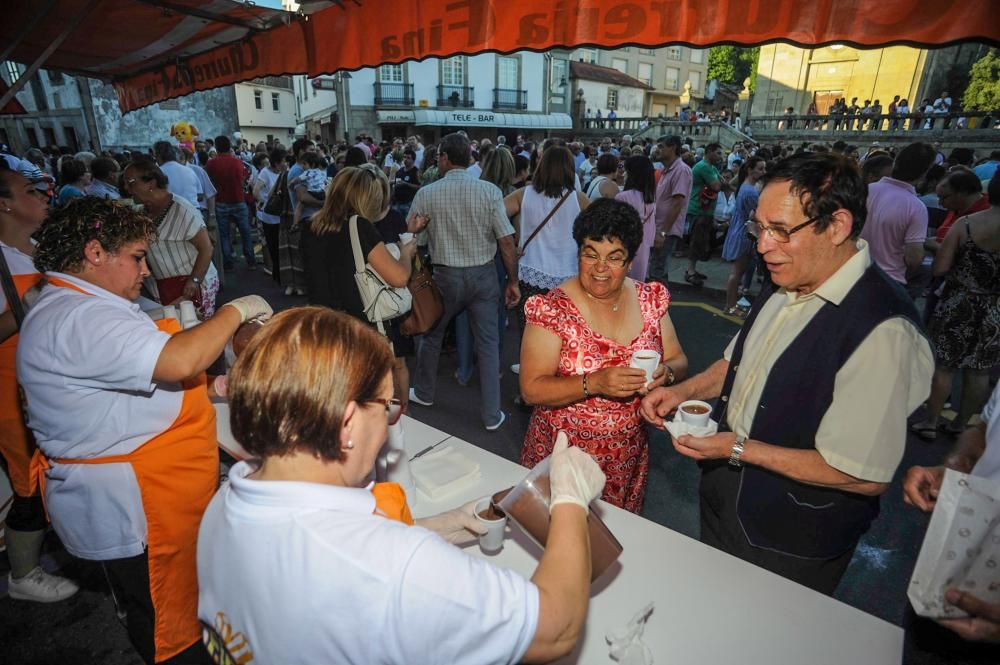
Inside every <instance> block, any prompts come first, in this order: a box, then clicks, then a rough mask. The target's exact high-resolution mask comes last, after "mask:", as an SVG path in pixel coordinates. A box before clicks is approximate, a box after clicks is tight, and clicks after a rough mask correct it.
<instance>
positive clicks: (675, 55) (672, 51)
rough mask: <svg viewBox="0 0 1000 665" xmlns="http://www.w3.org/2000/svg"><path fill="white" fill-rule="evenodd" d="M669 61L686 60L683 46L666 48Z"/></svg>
mask: <svg viewBox="0 0 1000 665" xmlns="http://www.w3.org/2000/svg"><path fill="white" fill-rule="evenodd" d="M665 50H666V56H667V60H682V59H683V58H684V48H683V47H681V46H667V47H666V49H665Z"/></svg>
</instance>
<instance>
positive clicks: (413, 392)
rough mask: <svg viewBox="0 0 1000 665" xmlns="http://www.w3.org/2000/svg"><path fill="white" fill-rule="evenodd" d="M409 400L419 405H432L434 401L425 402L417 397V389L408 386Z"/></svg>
mask: <svg viewBox="0 0 1000 665" xmlns="http://www.w3.org/2000/svg"><path fill="white" fill-rule="evenodd" d="M410 401H411V402H413V403H414V404H419V405H420V406H434V402H427V401H424V400H422V399H420V398H419V397H417V391H416V390H414V389H413V388H410Z"/></svg>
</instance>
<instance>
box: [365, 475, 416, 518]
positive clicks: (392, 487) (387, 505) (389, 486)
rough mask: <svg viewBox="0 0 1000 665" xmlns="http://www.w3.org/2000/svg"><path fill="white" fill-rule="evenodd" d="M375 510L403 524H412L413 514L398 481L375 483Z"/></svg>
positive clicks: (373, 491)
mask: <svg viewBox="0 0 1000 665" xmlns="http://www.w3.org/2000/svg"><path fill="white" fill-rule="evenodd" d="M372 494H374V495H375V510H376V511H377V513H378V514H381V515H382V516H383V517H386V518H388V519H391V520H396V521H397V522H402V523H403V524H409V525H410V526H413V515H411V514H410V506H409V505H407V503H406V492H405V491H404V490H403V486H402V485H400V484H399V483H375V486H374V487H372Z"/></svg>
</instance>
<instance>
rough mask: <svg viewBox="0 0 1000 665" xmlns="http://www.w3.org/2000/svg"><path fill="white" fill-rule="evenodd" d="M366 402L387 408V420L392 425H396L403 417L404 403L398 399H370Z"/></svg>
mask: <svg viewBox="0 0 1000 665" xmlns="http://www.w3.org/2000/svg"><path fill="white" fill-rule="evenodd" d="M365 401H366V402H371V403H372V404H381V405H382V406H384V407H385V419H386V420H387V421H389V424H390V425H395V424H396V423H397V422H399V418H400V416H402V415H403V403H402V402H401V401H399V400H398V399H396V398H395V397H393V398H390V399H379V398H377V397H376V398H375V399H369V400H365Z"/></svg>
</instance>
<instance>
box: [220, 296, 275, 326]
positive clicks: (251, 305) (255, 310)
mask: <svg viewBox="0 0 1000 665" xmlns="http://www.w3.org/2000/svg"><path fill="white" fill-rule="evenodd" d="M223 307H233V308H235V309H236V311H238V312H239V313H240V323H241V324H242V323H246V322H247V321H251V320H254V319H256V320H258V321H267V320H268V319H269V318H271V315H272V314H274V310H273V309H271V306H270V305H268V304H267V301H266V300H264V299H263V298H261V297H260V296H243V297H242V298H236V299H235V300H230V301H229V302H227V303H226V304H225V305H223Z"/></svg>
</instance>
